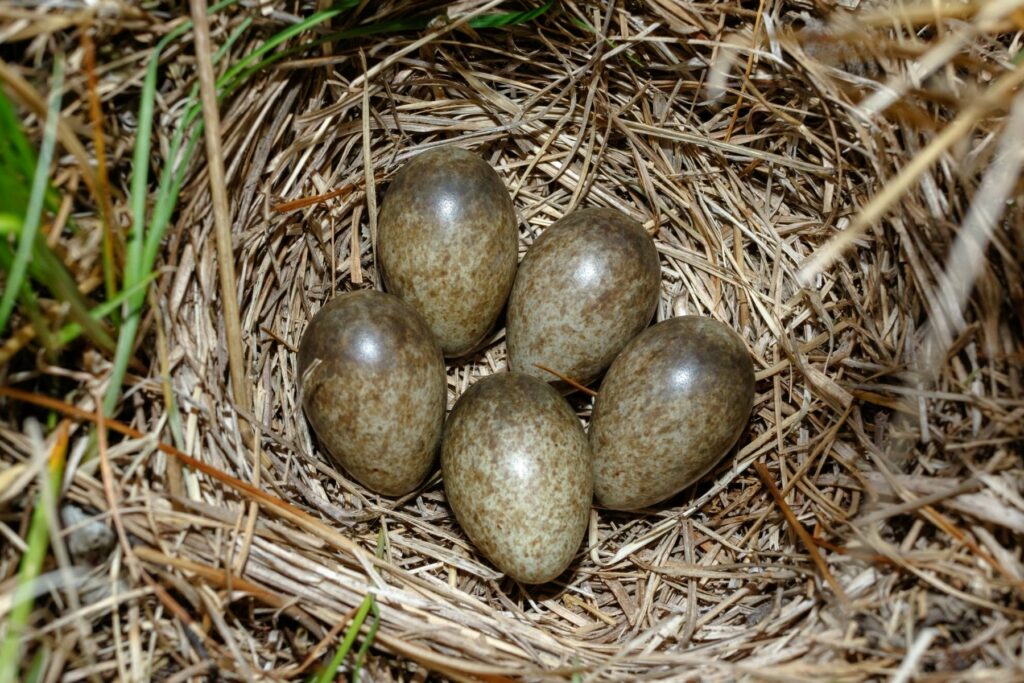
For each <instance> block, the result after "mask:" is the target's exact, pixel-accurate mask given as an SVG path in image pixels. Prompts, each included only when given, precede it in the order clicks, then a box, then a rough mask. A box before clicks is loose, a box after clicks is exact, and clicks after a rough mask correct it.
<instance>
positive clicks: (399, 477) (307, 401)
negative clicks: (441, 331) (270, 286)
mask: <svg viewBox="0 0 1024 683" xmlns="http://www.w3.org/2000/svg"><path fill="white" fill-rule="evenodd" d="M298 372H299V378H300V380H299V381H300V383H301V387H302V392H301V396H302V406H303V408H304V409H305V412H306V417H307V418H308V419H309V422H310V424H311V425H312V426H313V430H314V431H315V432H316V434H317V436H318V437H319V439H320V442H321V443H322V444H323V446H324V447H325V448H326V449H327V451H328V452H329V453H330V454H331V456H332V457H333V458H334V460H335V461H336V462H337V463H338V464H339V465H341V467H343V468H344V469H345V470H346V471H347V472H348V473H349V474H350V475H351V476H352V477H353V478H354V479H355V480H356V481H358V482H359V483H361V484H363V485H364V486H365V487H367V488H368V489H372V490H373V491H376V492H377V493H382V494H384V495H388V496H400V495H403V494H406V493H409V492H410V491H412V490H414V489H415V488H416V487H417V486H418V485H419V484H420V483H421V482H422V481H423V480H424V479H425V478H426V476H427V475H428V474H429V473H430V471H431V469H432V467H433V465H434V462H435V458H436V454H437V448H438V445H439V443H440V440H441V432H442V429H443V424H444V412H445V406H446V403H447V392H448V387H447V380H446V377H445V367H444V357H443V356H442V355H441V348H440V346H439V345H438V343H437V340H435V339H434V336H433V334H431V332H430V328H429V327H427V324H426V322H425V321H424V320H423V318H422V317H421V316H420V315H419V314H418V313H417V312H416V311H415V310H413V309H412V308H411V307H410V306H409V305H408V304H406V303H405V302H403V301H402V300H401V299H399V298H398V297H396V296H393V295H391V294H385V293H384V292H376V291H370V290H363V291H356V292H348V293H346V294H339V295H337V296H335V297H334V299H332V300H331V301H330V302H329V303H327V304H326V305H325V306H324V307H323V308H321V309H320V310H319V311H318V312H317V314H316V315H315V316H313V319H312V320H311V321H310V322H309V325H308V326H307V327H306V331H305V333H304V334H303V336H302V341H301V342H300V344H299V354H298Z"/></svg>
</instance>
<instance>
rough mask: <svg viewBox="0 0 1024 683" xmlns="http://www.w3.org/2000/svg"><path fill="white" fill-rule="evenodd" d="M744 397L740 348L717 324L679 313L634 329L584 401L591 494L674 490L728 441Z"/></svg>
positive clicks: (630, 500)
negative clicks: (589, 410) (590, 407)
mask: <svg viewBox="0 0 1024 683" xmlns="http://www.w3.org/2000/svg"><path fill="white" fill-rule="evenodd" d="M753 401H754V364H753V361H752V360H751V357H750V353H749V352H748V351H747V347H746V346H745V345H744V343H743V340H741V339H740V337H739V335H737V334H736V333H735V332H733V331H732V330H731V329H729V328H728V327H726V326H725V325H723V324H722V323H719V322H717V321H715V320H712V319H711V318H705V317H700V316H683V317H679V318H671V319H669V320H665V321H664V322H661V323H658V324H657V325H654V326H652V327H650V328H648V329H646V330H644V332H643V333H642V334H640V335H639V336H638V337H637V338H636V339H634V340H633V341H632V342H630V344H629V345H628V346H626V348H625V349H624V350H623V351H622V353H621V354H620V355H619V357H618V358H616V359H615V362H614V363H612V365H611V367H610V368H608V372H607V373H606V374H605V376H604V380H603V381H602V382H601V390H600V392H599V393H598V396H597V398H596V399H595V400H594V411H593V414H592V416H591V422H590V446H591V448H592V449H593V454H594V497H595V500H596V502H597V503H598V504H600V505H603V506H604V507H607V508H612V509H615V510H635V509H637V508H642V507H647V506H648V505H654V504H655V503H659V502H661V501H663V500H665V499H667V498H669V497H671V496H673V495H674V494H676V493H678V492H679V491H682V490H683V489H684V488H686V487H687V486H689V485H690V484H692V483H693V482H695V481H696V480H697V479H699V478H700V477H701V476H703V475H704V474H706V473H707V472H708V470H710V469H711V468H712V467H714V466H715V465H716V464H718V462H719V461H720V460H721V459H722V457H723V456H725V454H726V453H728V452H729V450H730V449H732V447H733V446H734V445H735V444H736V441H737V439H739V437H740V434H741V433H742V432H743V429H744V427H745V426H746V424H747V420H748V419H749V417H750V410H751V408H752V407H753Z"/></svg>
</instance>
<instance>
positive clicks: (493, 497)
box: [441, 373, 593, 583]
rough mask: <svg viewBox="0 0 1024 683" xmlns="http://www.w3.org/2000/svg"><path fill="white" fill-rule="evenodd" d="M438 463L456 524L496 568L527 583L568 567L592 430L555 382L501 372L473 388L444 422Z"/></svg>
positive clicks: (581, 518) (580, 517) (583, 509)
mask: <svg viewBox="0 0 1024 683" xmlns="http://www.w3.org/2000/svg"><path fill="white" fill-rule="evenodd" d="M441 467H442V471H443V473H444V490H445V494H446V495H447V497H448V502H449V504H450V505H451V507H452V510H453V511H454V512H455V516H456V518H457V519H458V522H459V525H460V526H461V527H462V529H463V530H464V531H465V532H466V535H468V536H469V538H470V540H471V541H473V543H474V544H475V545H476V547H477V548H479V550H480V551H481V552H482V553H483V554H484V555H485V556H486V557H487V558H488V559H489V560H490V561H491V562H493V563H494V564H495V566H497V567H498V569H500V570H501V571H503V572H505V573H506V574H508V575H509V576H511V577H513V578H515V579H517V580H519V581H521V582H523V583H544V582H546V581H550V580H551V579H553V578H555V577H556V576H558V575H559V574H561V573H562V572H563V571H565V569H566V567H568V566H569V563H570V562H571V561H572V559H573V557H574V556H575V555H576V552H577V550H578V549H579V546H580V542H581V541H582V539H583V534H584V532H585V531H586V528H587V520H588V518H589V513H590V504H591V497H592V491H593V483H592V472H591V459H590V446H589V445H588V443H587V437H586V434H585V433H584V432H583V429H582V427H581V426H580V422H579V419H578V418H577V417H576V414H575V413H574V412H573V411H572V408H570V407H569V404H568V403H567V402H566V401H565V399H564V398H562V396H561V395H559V394H558V392H557V391H555V390H554V389H553V388H551V386H550V385H548V384H547V383H545V382H542V381H540V380H538V379H535V378H533V377H529V376H527V375H523V374H518V373H500V374H496V375H490V376H488V377H485V378H484V379H481V380H480V381H478V382H477V383H476V384H474V385H473V386H472V387H470V388H469V389H468V390H467V391H466V393H465V394H463V395H462V397H461V398H460V399H459V401H458V402H457V403H456V405H455V407H454V408H453V410H452V413H451V415H450V416H449V418H448V422H447V423H446V425H445V434H444V442H443V445H442V447H441Z"/></svg>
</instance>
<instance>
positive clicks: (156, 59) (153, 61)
mask: <svg viewBox="0 0 1024 683" xmlns="http://www.w3.org/2000/svg"><path fill="white" fill-rule="evenodd" d="M235 2H237V0H222V2H218V3H217V4H215V5H213V6H212V7H210V9H209V13H210V14H213V13H216V12H219V11H220V10H222V9H224V8H225V7H229V6H231V5H233V4H235ZM191 28H192V22H191V21H185V22H182V24H181V25H180V26H179V27H178V28H176V29H174V30H173V31H171V32H170V33H168V34H167V35H166V36H164V37H163V38H161V39H160V42H158V43H157V45H156V48H154V51H153V54H152V55H151V56H150V58H149V59H150V61H149V66H148V67H147V69H146V76H145V78H144V80H143V82H142V96H141V101H140V103H139V130H138V131H137V133H136V137H135V149H134V150H133V152H134V153H133V155H132V178H131V190H130V193H131V202H130V204H131V208H132V229H131V233H130V234H129V237H128V246H127V249H126V254H125V268H124V276H123V282H122V285H121V289H122V290H128V289H133V288H134V286H135V285H136V284H138V282H140V281H141V280H142V277H143V274H144V273H146V272H148V271H151V270H152V269H153V262H154V261H155V251H156V250H155V249H153V251H154V257H153V259H149V258H148V252H149V249H148V248H147V246H148V243H150V242H153V243H155V244H156V245H157V246H159V244H160V241H161V240H162V239H163V233H164V230H165V229H166V222H165V223H164V224H163V225H162V226H160V225H150V229H149V230H148V231H147V230H145V225H146V199H147V197H148V190H149V151H150V144H151V137H152V132H153V111H154V104H155V102H156V85H157V76H158V75H159V69H160V55H161V53H162V52H163V51H164V49H166V48H167V46H168V45H170V44H171V42H173V41H175V40H177V39H178V38H180V37H181V36H183V35H184V34H185V33H186V32H188V31H189V29H191ZM168 159H170V163H169V164H168V166H169V165H170V164H173V163H174V159H175V155H174V154H171V155H170V156H168ZM164 172H165V173H166V172H168V167H167V166H165V167H164ZM161 199H162V197H161V196H160V195H159V194H158V196H157V203H158V204H159V203H160V200H161ZM173 204H174V202H172V203H171V206H170V208H169V209H168V210H167V211H166V213H167V214H168V218H169V215H170V213H171V212H172V211H173ZM145 300H146V290H145V288H143V290H142V291H135V293H134V294H133V295H132V296H130V297H128V298H127V299H126V301H125V309H126V310H124V311H122V324H121V328H120V330H119V331H118V337H117V345H116V349H115V351H114V362H113V366H112V368H111V376H110V384H109V385H108V386H107V392H106V394H105V395H104V397H103V410H104V412H106V413H108V414H109V413H112V412H113V411H114V408H116V407H117V401H118V399H119V398H120V396H121V382H123V381H124V376H125V373H126V372H127V371H128V362H129V361H130V360H131V355H132V349H133V348H134V346H135V335H136V334H137V333H138V331H139V323H140V313H141V310H142V305H143V303H144V302H145Z"/></svg>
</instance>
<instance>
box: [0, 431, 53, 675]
mask: <svg viewBox="0 0 1024 683" xmlns="http://www.w3.org/2000/svg"><path fill="white" fill-rule="evenodd" d="M66 449H67V438H66V436H65V437H63V438H62V437H58V441H57V444H56V445H55V446H54V448H53V451H52V452H51V454H50V458H49V462H48V463H47V467H45V468H44V469H43V473H42V476H41V477H40V479H41V481H40V484H41V485H42V486H47V487H49V488H50V492H51V495H52V496H53V498H54V499H56V498H57V496H58V495H59V494H60V482H61V477H62V476H63V473H64V456H65V454H66V452H67V451H66ZM42 493H43V492H42V491H41V492H40V500H39V501H37V502H36V506H35V509H33V510H32V522H31V524H30V525H29V530H28V539H27V544H26V545H27V548H26V550H25V554H24V555H22V557H21V565H20V566H19V567H18V584H17V586H16V587H15V589H14V600H13V602H12V605H11V611H10V613H9V614H8V618H7V635H6V637H5V638H4V642H3V644H2V645H0V683H14V681H16V680H17V674H18V663H19V661H20V660H21V645H22V638H23V636H24V634H25V627H26V625H27V624H28V618H29V615H30V614H31V613H32V605H33V600H32V588H33V587H32V584H33V582H34V581H35V580H36V577H38V576H39V572H40V570H41V569H42V567H43V561H44V560H45V559H46V553H47V549H48V548H49V543H50V525H49V523H50V520H49V519H48V513H47V509H48V508H47V506H46V505H43V504H42Z"/></svg>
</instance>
